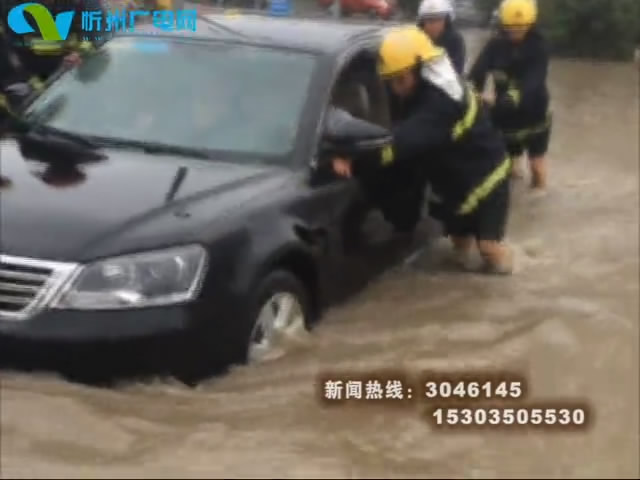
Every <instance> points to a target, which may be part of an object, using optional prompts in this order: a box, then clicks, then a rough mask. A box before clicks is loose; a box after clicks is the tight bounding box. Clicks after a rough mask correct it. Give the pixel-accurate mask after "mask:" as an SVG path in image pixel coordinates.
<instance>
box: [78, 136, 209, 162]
mask: <svg viewBox="0 0 640 480" xmlns="http://www.w3.org/2000/svg"><path fill="white" fill-rule="evenodd" d="M87 138H88V139H89V140H90V141H91V142H94V143H96V144H98V145H101V146H105V147H111V148H130V149H134V150H142V151H143V152H144V153H148V154H150V155H177V156H181V157H191V158H200V159H203V160H210V159H211V158H212V155H211V153H209V152H207V151H206V150H203V149H198V148H190V147H181V146H177V145H168V144H166V143H159V142H147V141H144V140H129V139H125V138H115V137H101V136H94V135H91V136H89V137H87Z"/></svg>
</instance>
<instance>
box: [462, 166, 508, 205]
mask: <svg viewBox="0 0 640 480" xmlns="http://www.w3.org/2000/svg"><path fill="white" fill-rule="evenodd" d="M510 171H511V158H509V157H506V158H505V159H504V160H503V162H502V163H501V164H500V165H499V166H498V167H497V168H496V169H495V170H494V171H493V172H491V174H490V175H489V176H488V177H487V178H485V179H484V181H483V182H482V183H481V184H480V185H478V186H477V187H476V188H474V189H473V190H472V191H471V193H470V194H469V195H468V196H467V199H466V200H465V201H464V203H463V204H462V206H461V207H460V208H459V209H458V215H468V214H470V213H472V212H473V211H474V210H475V209H476V208H478V205H480V202H481V201H482V200H483V199H484V198H486V197H487V196H488V195H489V194H490V193H491V192H492V191H493V190H494V189H495V188H496V187H497V186H498V185H499V184H500V182H501V181H503V180H505V179H506V178H507V176H508V175H509V172H510Z"/></svg>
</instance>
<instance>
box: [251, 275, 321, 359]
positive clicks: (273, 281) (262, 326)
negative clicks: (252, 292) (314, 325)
mask: <svg viewBox="0 0 640 480" xmlns="http://www.w3.org/2000/svg"><path fill="white" fill-rule="evenodd" d="M254 298H255V299H256V301H255V302H254V303H253V305H254V308H253V309H252V312H253V318H254V319H255V320H254V321H253V328H252V331H251V335H250V337H249V344H248V347H247V361H248V362H249V363H263V362H265V361H270V360H274V359H276V358H279V357H281V356H283V355H284V354H285V353H286V347H287V345H289V343H290V342H291V341H294V342H296V341H300V340H303V339H304V338H305V337H306V336H308V335H309V325H310V323H311V312H312V308H311V302H310V297H309V293H308V291H307V289H306V288H305V286H304V285H303V284H302V282H300V280H298V278H296V277H295V276H294V275H292V274H291V273H289V272H286V271H281V270H279V271H275V272H272V273H271V274H269V275H267V276H266V277H265V278H264V279H263V280H262V281H261V282H260V285H259V286H258V289H257V291H256V296H255V297H254Z"/></svg>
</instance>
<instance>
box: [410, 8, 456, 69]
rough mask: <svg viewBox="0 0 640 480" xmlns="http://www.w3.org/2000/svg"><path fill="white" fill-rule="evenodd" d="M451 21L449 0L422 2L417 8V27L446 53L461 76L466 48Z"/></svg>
mask: <svg viewBox="0 0 640 480" xmlns="http://www.w3.org/2000/svg"><path fill="white" fill-rule="evenodd" d="M453 19H454V10H453V5H452V4H451V0H422V3H421V4H420V7H419V8H418V26H419V27H420V28H421V29H423V30H424V32H425V33H426V34H427V35H429V37H430V38H431V40H432V41H433V43H435V44H436V45H437V46H439V47H442V48H444V49H445V50H446V51H447V54H448V55H449V58H450V59H451V61H452V62H453V66H454V67H455V69H456V71H457V72H458V73H459V74H460V75H462V73H463V72H464V64H465V61H466V54H467V48H466V45H465V43H464V38H463V37H462V35H461V34H460V32H458V30H457V29H456V28H455V27H454V25H453Z"/></svg>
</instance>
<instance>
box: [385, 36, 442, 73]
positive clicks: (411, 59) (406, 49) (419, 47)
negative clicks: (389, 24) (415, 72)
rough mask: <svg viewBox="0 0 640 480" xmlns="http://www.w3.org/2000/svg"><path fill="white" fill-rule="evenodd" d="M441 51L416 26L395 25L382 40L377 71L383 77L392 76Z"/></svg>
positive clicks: (433, 56) (439, 53)
mask: <svg viewBox="0 0 640 480" xmlns="http://www.w3.org/2000/svg"><path fill="white" fill-rule="evenodd" d="M443 53H444V50H442V49H441V48H439V47H436V46H435V45H434V44H433V42H432V41H431V40H430V39H429V37H428V36H427V35H426V34H425V33H424V32H423V31H422V30H420V29H419V28H418V27H416V26H414V25H411V26H406V27H397V28H394V29H391V30H389V31H388V32H387V33H386V34H385V36H384V39H383V40H382V44H381V45H380V50H379V56H380V61H379V65H378V72H379V74H380V75H381V76H383V77H388V76H392V75H395V74H397V73H400V72H402V71H405V70H408V69H409V68H411V67H414V66H415V65H417V63H418V62H420V61H423V62H428V61H429V60H432V59H433V58H436V57H439V56H441V55H442V54H443Z"/></svg>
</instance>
